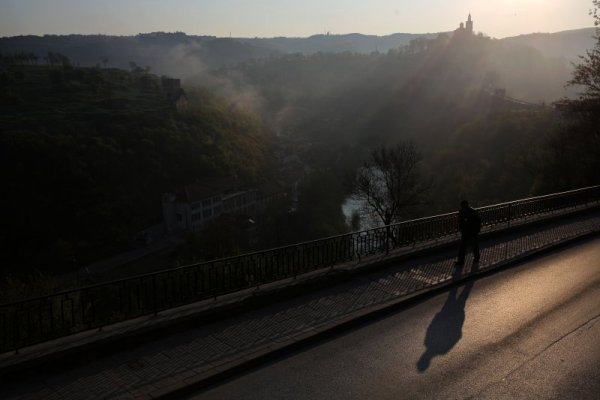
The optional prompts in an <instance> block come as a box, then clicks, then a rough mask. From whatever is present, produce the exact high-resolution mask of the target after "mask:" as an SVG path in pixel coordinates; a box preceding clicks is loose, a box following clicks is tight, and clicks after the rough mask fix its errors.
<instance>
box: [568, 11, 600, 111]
mask: <svg viewBox="0 0 600 400" xmlns="http://www.w3.org/2000/svg"><path fill="white" fill-rule="evenodd" d="M592 3H593V4H594V9H593V10H592V11H590V14H591V15H592V16H593V17H594V25H595V26H596V37H595V38H596V45H595V46H594V48H593V49H591V50H587V51H586V55H585V56H580V58H581V61H582V62H581V63H580V64H576V65H575V71H574V72H573V79H571V80H570V81H569V85H571V86H583V87H584V91H583V93H581V95H582V100H596V101H598V100H599V99H600V0H592Z"/></svg>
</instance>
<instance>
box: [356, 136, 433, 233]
mask: <svg viewBox="0 0 600 400" xmlns="http://www.w3.org/2000/svg"><path fill="white" fill-rule="evenodd" d="M420 161H421V156H420V154H419V152H418V151H417V148H416V146H415V145H414V144H413V143H412V142H402V143H400V144H398V145H396V146H394V147H391V148H386V147H381V148H378V149H375V150H373V151H372V152H371V154H370V156H369V158H368V159H367V161H365V163H364V165H363V167H362V168H360V169H359V171H358V173H357V176H356V183H355V196H356V198H357V199H359V200H361V202H362V203H363V204H364V206H365V207H366V211H367V212H368V213H370V214H371V215H372V216H375V217H377V219H379V220H381V222H383V224H384V225H390V224H392V223H394V222H398V221H400V218H401V217H402V216H403V214H404V213H405V211H406V210H407V208H408V207H411V206H415V205H418V204H420V203H421V202H422V198H423V194H424V192H425V185H423V184H422V182H420V179H419V170H418V166H419V163H420Z"/></svg>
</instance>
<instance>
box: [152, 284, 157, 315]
mask: <svg viewBox="0 0 600 400" xmlns="http://www.w3.org/2000/svg"><path fill="white" fill-rule="evenodd" d="M156 275H157V274H154V275H152V301H153V307H154V316H156V315H158V297H157V293H156Z"/></svg>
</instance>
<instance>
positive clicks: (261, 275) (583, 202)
mask: <svg viewBox="0 0 600 400" xmlns="http://www.w3.org/2000/svg"><path fill="white" fill-rule="evenodd" d="M599 204H600V186H594V187H588V188H583V189H578V190H573V191H569V192H563V193H556V194H551V195H546V196H540V197H533V198H527V199H523V200H516V201H511V202H508V203H502V204H496V205H491V206H487V207H482V208H479V209H478V211H479V213H480V215H481V217H482V220H483V225H484V227H487V228H486V229H487V230H494V229H503V228H504V227H506V226H510V225H511V224H514V223H516V222H518V221H522V220H523V219H526V218H530V217H538V218H540V219H544V218H548V217H550V216H553V215H554V214H555V213H557V212H558V213H567V212H570V211H572V210H573V209H574V208H579V209H581V208H586V207H591V206H597V205H599ZM457 234H458V221H457V214H456V213H450V214H443V215H437V216H433V217H427V218H421V219H416V220H411V221H406V222H401V223H398V224H393V225H389V226H384V227H380V228H375V229H370V230H366V231H361V232H354V233H349V234H346V235H340V236H334V237H330V238H325V239H320V240H314V241H310V242H305V243H299V244H295V245H291V246H286V247H281V248H276V249H271V250H265V251H260V252H256V253H251V254H244V255H240V256H237V257H230V258H225V259H219V260H214V261H210V262H204V263H200V264H194V265H188V266H184V267H179V268H175V269H169V270H164V271H159V272H156V273H151V274H146V275H139V276H135V277H131V278H126V279H121V280H117V281H113V282H107V283H102V284H98V285H92V286H87V287H82V288H78V289H73V290H68V291H64V292H60V293H56V294H52V295H48V296H43V297H38V298H33V299H28V300H24V301H19V302H15V303H10V304H4V305H0V353H4V352H7V351H18V349H20V348H22V347H25V346H29V345H33V344H36V343H41V342H44V341H48V340H52V339H55V338H59V337H62V336H67V335H71V334H74V333H78V332H82V331H86V330H91V329H98V328H102V327H103V326H107V325H109V324H113V323H116V322H121V321H126V320H129V319H133V318H137V317H141V316H145V315H152V314H157V313H158V312H160V311H163V310H167V309H170V308H174V307H177V306H181V305H185V304H190V303H193V302H196V301H200V300H205V299H210V298H213V297H217V296H219V295H223V294H228V293H233V292H236V291H240V290H244V289H249V288H253V287H259V286H261V285H264V284H268V283H272V282H275V281H279V280H283V279H288V278H294V277H296V276H298V275H302V274H305V273H308V272H312V271H316V270H320V269H323V268H331V267H334V266H336V265H339V264H343V263H347V262H352V261H357V260H361V259H362V258H364V257H368V256H373V255H378V254H386V253H389V252H390V251H393V250H395V249H398V248H404V247H410V246H414V245H416V244H417V243H425V242H430V241H431V242H432V244H435V241H436V240H440V239H450V238H452V237H453V236H455V235H457Z"/></svg>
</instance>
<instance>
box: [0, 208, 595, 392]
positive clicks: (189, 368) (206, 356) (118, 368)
mask: <svg viewBox="0 0 600 400" xmlns="http://www.w3.org/2000/svg"><path fill="white" fill-rule="evenodd" d="M599 230H600V213H595V214H593V215H587V216H580V217H573V218H570V219H568V220H563V221H555V222H552V223H549V224H547V225H544V226H537V227H535V228H531V229H530V230H527V229H526V230H523V231H521V232H514V233H511V234H507V235H505V236H503V237H501V238H499V237H496V238H494V239H490V240H488V241H484V242H483V243H482V260H481V261H482V262H481V265H480V268H479V271H478V273H481V272H485V271H488V270H490V269H493V268H497V267H499V266H501V265H504V264H506V263H508V262H511V261H514V260H518V259H520V258H522V257H524V256H526V255H529V254H532V253H535V252H536V251H540V250H541V249H545V248H549V247H552V246H554V245H556V244H559V243H561V242H565V241H568V240H572V239H574V238H577V237H581V236H584V235H588V234H591V233H594V232H598V231H599ZM454 258H455V251H454V250H453V251H451V252H445V253H439V252H438V253H434V252H432V254H431V256H427V257H419V258H415V259H412V260H408V261H404V262H398V263H392V264H390V266H389V267H387V268H385V269H382V270H379V271H376V272H371V273H365V274H356V275H354V276H353V277H352V279H350V280H348V281H345V282H344V283H343V284H340V285H337V286H335V287H331V288H328V289H323V290H320V291H317V292H313V293H310V294H306V295H302V296H299V297H296V298H294V299H292V300H289V301H285V302H282V303H278V304H272V305H269V306H265V307H262V308H260V309H256V310H253V311H249V312H247V313H245V314H240V315H237V316H232V317H231V318H229V319H225V320H221V321H218V322H214V323H210V324H205V325H202V326H188V327H187V328H186V329H185V330H183V331H181V332H177V333H171V334H169V335H165V336H163V337H158V338H153V340H150V341H146V342H144V343H135V342H134V340H135V339H131V341H132V343H131V345H130V346H129V347H127V348H126V349H124V350H120V351H118V352H115V353H114V354H106V355H103V356H98V357H96V358H93V359H88V360H85V361H82V362H79V363H77V364H73V365H69V366H64V367H60V366H59V367H58V368H56V369H53V370H52V369H51V367H48V366H46V367H45V368H44V369H40V370H39V371H38V370H32V371H29V372H30V374H28V376H26V377H22V378H20V379H13V380H12V381H11V382H2V383H1V385H0V398H2V399H94V398H99V399H100V398H155V397H161V396H165V395H169V394H174V393H177V391H178V390H180V389H182V388H185V387H188V386H190V385H196V386H200V385H202V384H203V383H205V382H207V381H208V380H209V379H210V378H211V377H215V376H218V375H220V374H224V373H226V372H227V371H230V370H231V369H232V368H236V367H239V366H244V365H246V364H249V363H251V362H252V361H253V360H256V359H260V358H261V357H263V356H266V355H268V354H271V353H273V352H275V351H278V350H282V349H285V348H287V347H289V346H291V345H294V344H297V343H299V342H303V341H305V340H309V339H310V338H314V337H315V336H316V335H319V334H322V333H324V332H327V331H329V330H331V329H334V328H335V327H338V326H340V325H343V324H345V323H348V322H349V321H352V320H355V319H357V318H360V317H362V316H365V315H368V314H370V313H373V312H375V311H377V310H380V309H384V308H386V307H390V306H392V305H394V304H397V303H399V302H402V301H404V300H406V299H407V298H409V297H411V296H414V295H417V294H419V293H422V292H423V291H426V290H430V289H431V288H433V287H439V286H441V285H444V284H448V283H450V282H451V281H452V280H453V279H454V278H453V275H456V272H455V271H456V270H455V268H454V266H453V262H454ZM471 273H472V271H471V265H470V264H469V263H467V265H466V266H465V267H464V268H463V269H462V275H461V277H467V276H469V275H470V274H471ZM0 379H2V378H0Z"/></svg>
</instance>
